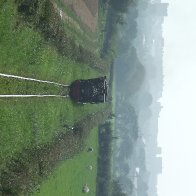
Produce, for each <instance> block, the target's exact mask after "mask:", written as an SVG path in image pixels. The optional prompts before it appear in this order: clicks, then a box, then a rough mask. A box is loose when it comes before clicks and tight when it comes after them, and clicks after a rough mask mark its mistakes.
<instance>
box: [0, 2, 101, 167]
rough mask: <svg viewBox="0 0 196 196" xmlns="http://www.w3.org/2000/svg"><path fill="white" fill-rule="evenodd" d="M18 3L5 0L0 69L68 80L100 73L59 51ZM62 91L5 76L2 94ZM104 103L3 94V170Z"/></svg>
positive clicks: (0, 114)
mask: <svg viewBox="0 0 196 196" xmlns="http://www.w3.org/2000/svg"><path fill="white" fill-rule="evenodd" d="M16 8H17V7H16V5H15V4H14V2H13V1H1V2H0V73H5V74H14V75H18V76H24V77H32V78H35V79H41V80H50V81H54V82H58V83H65V84H70V83H71V82H72V81H73V80H75V79H86V78H92V77H96V76H99V75H100V73H98V72H97V71H95V70H93V69H92V68H90V67H89V66H87V65H85V64H82V63H76V62H74V61H73V60H72V59H70V58H69V56H62V55H60V54H59V53H58V52H57V50H56V49H55V48H54V47H53V46H52V45H50V44H49V42H46V41H44V39H43V37H42V36H41V33H40V32H39V31H37V30H35V28H33V27H32V26H31V25H27V24H26V23H24V22H22V21H21V18H20V17H19V15H18V13H17V9H16ZM61 92H62V89H60V88H59V87H57V86H55V85H46V84H38V83H35V82H28V81H20V80H16V79H6V78H2V77H0V94H34V93H36V94H37V93H38V94H45V93H46V94H50V93H52V94H53V93H54V94H60V93H61ZM103 107H104V105H101V107H100V105H99V106H96V105H85V106H83V105H78V104H73V103H72V102H71V100H66V99H62V98H44V99H43V98H18V99H15V98H9V99H7V98H6V99H5V98H1V99H0V138H1V142H0V169H2V168H3V167H4V165H5V164H6V162H7V161H9V160H10V159H11V158H13V157H14V156H17V154H18V153H20V152H21V151H22V150H23V149H26V148H32V147H33V146H34V145H39V144H41V143H47V142H50V141H51V140H52V138H53V137H54V136H55V135H56V134H57V133H58V132H59V131H62V129H63V125H64V124H68V125H73V124H74V122H76V121H78V120H79V119H82V118H84V117H85V116H86V115H88V114H90V113H92V112H94V111H98V110H99V109H101V108H103ZM65 131H66V130H65Z"/></svg>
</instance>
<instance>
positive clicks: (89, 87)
mask: <svg viewBox="0 0 196 196" xmlns="http://www.w3.org/2000/svg"><path fill="white" fill-rule="evenodd" d="M107 94H108V84H107V80H106V76H104V77H99V78H94V79H88V80H76V81H74V82H73V83H72V84H71V86H70V97H71V98H72V100H74V101H75V102H77V103H104V102H106V99H107Z"/></svg>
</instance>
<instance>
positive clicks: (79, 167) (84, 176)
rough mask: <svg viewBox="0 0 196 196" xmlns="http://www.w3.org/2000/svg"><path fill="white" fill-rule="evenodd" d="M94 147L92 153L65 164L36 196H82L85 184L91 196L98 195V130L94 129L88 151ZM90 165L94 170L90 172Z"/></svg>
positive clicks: (42, 185) (87, 142)
mask: <svg viewBox="0 0 196 196" xmlns="http://www.w3.org/2000/svg"><path fill="white" fill-rule="evenodd" d="M89 146H92V147H93V148H94V151H93V152H92V153H89V152H87V151H86V150H85V151H83V152H82V153H80V154H79V155H77V156H76V157H75V158H74V159H70V160H66V161H65V162H63V163H62V164H61V165H60V166H59V167H58V168H57V169H56V170H55V171H54V172H53V173H52V175H51V176H50V177H49V178H48V179H47V180H46V181H45V182H43V183H42V184H41V186H40V190H39V193H38V192H36V193H35V194H34V195H35V196H54V195H58V196H65V195H66V196H76V195H77V196H82V195H84V193H82V187H83V185H84V184H85V183H87V184H88V186H89V188H90V192H89V193H88V195H89V196H95V195H96V175H97V156H98V130H97V128H95V129H93V130H92V131H91V133H90V135H89V137H88V138H87V141H86V149H87V148H88V147H89ZM88 165H92V166H93V170H92V171H89V170H88V168H87V167H88Z"/></svg>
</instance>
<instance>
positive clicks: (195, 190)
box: [158, 0, 196, 196]
mask: <svg viewBox="0 0 196 196" xmlns="http://www.w3.org/2000/svg"><path fill="white" fill-rule="evenodd" d="M169 3H170V6H169V10H168V17H167V18H165V23H164V38H165V48H164V65H163V66H164V74H165V79H164V84H165V86H164V91H163V97H162V99H161V103H162V105H163V107H164V108H163V109H162V111H161V115H160V119H159V145H161V146H162V148H163V174H162V175H161V176H159V183H158V193H159V196H196V11H195V10H196V1H195V0H186V1H180V0H171V1H170V2H169Z"/></svg>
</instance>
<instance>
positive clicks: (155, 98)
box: [113, 0, 168, 196]
mask: <svg viewBox="0 0 196 196" xmlns="http://www.w3.org/2000/svg"><path fill="white" fill-rule="evenodd" d="M167 7H168V4H166V3H161V1H160V0H157V1H153V2H151V1H148V0H138V1H137V3H135V4H131V5H130V7H129V10H128V13H127V14H125V15H124V25H122V26H120V29H119V38H118V55H117V58H116V60H115V62H114V69H115V71H114V73H115V74H114V75H115V82H116V87H115V88H116V108H115V110H116V111H115V113H116V124H115V135H116V137H117V138H118V139H116V141H115V144H114V147H113V148H114V149H113V150H114V153H113V154H114V156H113V174H114V178H115V179H117V180H118V181H119V183H120V184H121V187H122V190H123V192H124V194H126V195H131V196H132V195H133V196H134V195H138V196H147V195H148V196H157V176H158V174H160V173H161V172H162V158H161V148H160V147H159V146H158V144H157V136H158V119H159V113H160V111H161V108H162V106H161V104H160V102H159V99H160V98H161V97H162V90H163V80H164V77H163V68H162V64H163V47H164V38H163V36H162V25H163V22H164V17H166V16H167Z"/></svg>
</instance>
